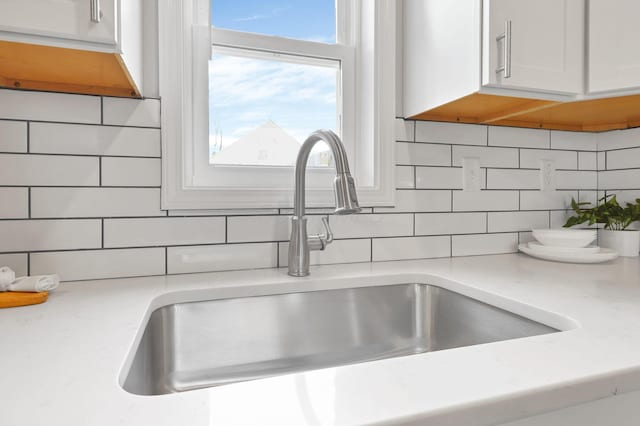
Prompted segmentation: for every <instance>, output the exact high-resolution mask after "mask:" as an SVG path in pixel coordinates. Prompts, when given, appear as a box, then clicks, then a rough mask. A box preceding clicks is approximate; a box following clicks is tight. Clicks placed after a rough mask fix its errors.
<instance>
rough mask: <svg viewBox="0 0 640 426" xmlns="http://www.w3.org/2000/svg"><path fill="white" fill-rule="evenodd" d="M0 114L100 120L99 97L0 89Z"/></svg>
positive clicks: (39, 118)
mask: <svg viewBox="0 0 640 426" xmlns="http://www.w3.org/2000/svg"><path fill="white" fill-rule="evenodd" d="M0 118H8V119H15V120H32V121H62V122H67V123H93V124H100V97H98V96H86V95H69V94H63V93H48V92H31V91H21V90H8V89H0Z"/></svg>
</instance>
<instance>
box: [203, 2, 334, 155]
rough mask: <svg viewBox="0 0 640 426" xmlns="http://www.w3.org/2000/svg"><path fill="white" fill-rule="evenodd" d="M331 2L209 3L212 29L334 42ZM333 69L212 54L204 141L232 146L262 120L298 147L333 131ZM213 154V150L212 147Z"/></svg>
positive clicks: (332, 3) (261, 122)
mask: <svg viewBox="0 0 640 426" xmlns="http://www.w3.org/2000/svg"><path fill="white" fill-rule="evenodd" d="M334 1H335V0H308V1H301V0H295V1H293V0H291V1H280V0H277V1H255V0H248V1H247V0H242V1H239V0H212V23H213V25H214V26H216V27H220V28H228V29H234V30H239V31H250V32H255V33H261V34H269V35H278V36H284V37H292V38H299V39H304V40H314V41H323V42H334V41H335V12H334V8H335V3H334ZM337 73H338V70H337V68H335V67H334V68H331V67H318V66H308V65H299V64H293V63H290V62H280V61H272V60H262V59H260V60H258V59H252V58H245V57H239V56H231V55H220V54H214V57H213V60H212V61H211V62H210V64H209V76H210V85H209V115H210V117H209V118H210V126H209V127H210V130H209V132H210V140H211V141H214V140H215V141H222V143H223V146H228V145H229V144H232V143H233V142H234V141H235V140H237V139H238V138H239V137H241V136H242V135H243V134H245V133H246V132H248V131H250V130H251V129H254V128H256V127H258V126H260V125H261V124H263V123H264V122H265V121H267V120H272V121H274V122H275V123H276V124H278V125H280V126H281V127H283V128H284V129H285V130H287V131H288V132H289V133H290V134H291V135H292V136H293V137H295V138H296V139H297V140H298V141H299V142H302V141H303V140H304V138H305V137H306V136H307V135H308V134H309V133H311V132H312V131H314V130H316V129H319V128H329V129H333V130H335V129H336V106H335V97H336V76H337ZM212 148H213V144H212Z"/></svg>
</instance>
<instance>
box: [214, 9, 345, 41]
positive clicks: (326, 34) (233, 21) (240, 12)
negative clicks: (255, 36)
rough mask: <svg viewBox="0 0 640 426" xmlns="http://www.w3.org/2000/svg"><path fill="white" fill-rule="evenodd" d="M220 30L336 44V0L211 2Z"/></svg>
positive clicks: (215, 21)
mask: <svg viewBox="0 0 640 426" xmlns="http://www.w3.org/2000/svg"><path fill="white" fill-rule="evenodd" d="M211 22H212V23H213V25H214V26H216V27H219V28H228V29H232V30H238V31H249V32H254V33H260V34H270V35H278V36H283V37H292V38H301V39H304V40H318V39H322V40H326V41H327V42H335V33H336V30H335V0H270V1H269V0H267V1H265V0H262V1H259V0H212V1H211Z"/></svg>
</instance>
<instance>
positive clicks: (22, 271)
mask: <svg viewBox="0 0 640 426" xmlns="http://www.w3.org/2000/svg"><path fill="white" fill-rule="evenodd" d="M27 257H28V256H27V254H26V253H12V254H0V267H2V266H8V267H9V268H11V269H13V272H15V273H16V277H24V276H25V275H28V272H29V266H28V263H29V260H28V258H27Z"/></svg>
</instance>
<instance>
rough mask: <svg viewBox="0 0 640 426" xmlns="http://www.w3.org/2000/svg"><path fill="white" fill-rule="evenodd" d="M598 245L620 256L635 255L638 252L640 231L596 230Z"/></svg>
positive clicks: (639, 248)
mask: <svg viewBox="0 0 640 426" xmlns="http://www.w3.org/2000/svg"><path fill="white" fill-rule="evenodd" d="M598 245H599V246H600V247H605V248H610V249H613V250H615V251H617V252H618V254H619V255H620V256H625V257H637V256H638V252H640V231H631V230H629V231H610V230H608V229H600V230H598Z"/></svg>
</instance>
